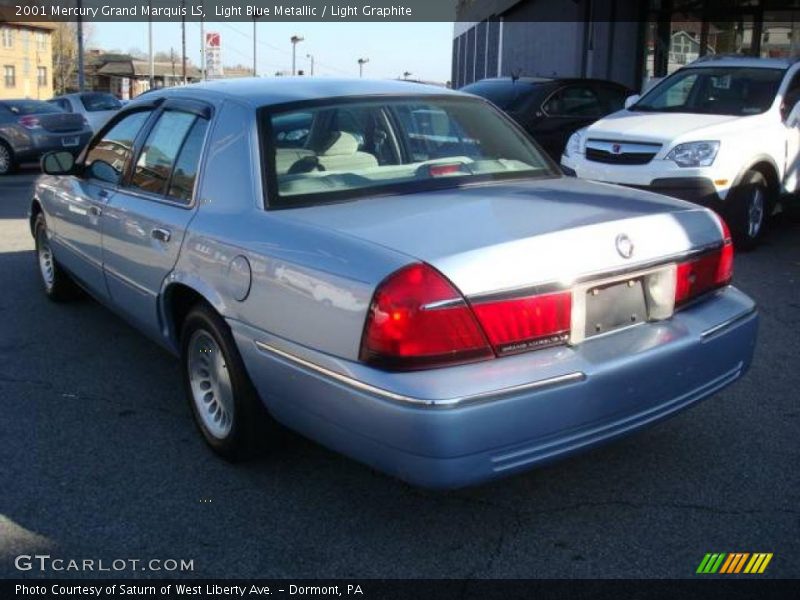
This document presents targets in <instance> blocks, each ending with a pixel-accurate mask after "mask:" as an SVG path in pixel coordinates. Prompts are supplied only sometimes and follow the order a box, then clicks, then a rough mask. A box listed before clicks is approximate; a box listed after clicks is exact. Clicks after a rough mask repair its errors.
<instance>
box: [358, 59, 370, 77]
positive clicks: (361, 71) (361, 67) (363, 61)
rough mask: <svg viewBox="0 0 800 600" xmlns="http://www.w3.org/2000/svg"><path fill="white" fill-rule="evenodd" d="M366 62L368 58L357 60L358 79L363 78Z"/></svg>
mask: <svg viewBox="0 0 800 600" xmlns="http://www.w3.org/2000/svg"><path fill="white" fill-rule="evenodd" d="M368 62H369V59H368V58H359V59H358V76H359V77H363V76H364V65H365V64H367V63H368Z"/></svg>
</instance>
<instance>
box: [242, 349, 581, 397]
mask: <svg viewBox="0 0 800 600" xmlns="http://www.w3.org/2000/svg"><path fill="white" fill-rule="evenodd" d="M255 344H256V348H257V349H258V350H260V351H262V352H266V353H269V354H273V355H275V356H278V357H280V358H283V359H285V360H287V361H289V362H291V363H294V364H296V365H299V366H301V367H304V368H306V369H310V370H312V371H315V372H316V373H319V374H320V375H323V376H325V377H328V378H330V379H333V380H335V381H336V382H338V383H341V384H343V385H346V386H348V387H351V388H353V389H356V390H359V391H362V392H366V393H368V394H373V395H375V396H379V397H380V398H382V399H384V400H389V401H392V402H398V403H401V404H406V405H413V406H418V407H423V408H457V407H461V406H464V405H467V404H474V403H477V402H487V401H491V400H500V399H502V398H505V397H508V396H511V395H513V394H518V393H522V392H529V391H534V390H542V389H546V388H551V387H556V386H560V385H566V384H570V383H577V382H579V381H584V380H585V379H586V375H585V374H584V373H581V372H575V373H567V374H565V375H559V376H557V377H548V378H547V379H540V380H539V381H532V382H530V383H523V384H521V385H515V386H511V387H507V388H502V389H499V390H493V391H490V392H482V393H479V394H471V395H468V396H459V397H456V398H444V399H441V400H430V399H426V398H414V397H413V396H406V395H403V394H397V393H395V392H391V391H389V390H385V389H383V388H380V387H377V386H374V385H371V384H369V383H364V382H363V381H359V380H358V379H355V378H353V377H350V376H348V375H344V374H342V373H337V372H336V371H333V370H331V369H328V368H326V367H323V366H320V365H318V364H316V363H313V362H311V361H309V360H306V359H304V358H300V357H299V356H296V355H294V354H291V353H289V352H286V351H285V350H280V349H279V348H276V347H275V346H272V345H270V344H266V343H264V342H260V341H256V342H255Z"/></svg>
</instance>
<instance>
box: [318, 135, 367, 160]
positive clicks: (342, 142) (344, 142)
mask: <svg viewBox="0 0 800 600" xmlns="http://www.w3.org/2000/svg"><path fill="white" fill-rule="evenodd" d="M357 151H358V139H357V138H356V136H354V135H353V134H352V133H348V132H346V131H334V132H333V133H332V134H331V136H330V137H329V138H328V140H327V142H326V143H325V146H324V147H323V149H322V152H320V153H319V155H320V156H343V155H348V154H355V153H356V152H357Z"/></svg>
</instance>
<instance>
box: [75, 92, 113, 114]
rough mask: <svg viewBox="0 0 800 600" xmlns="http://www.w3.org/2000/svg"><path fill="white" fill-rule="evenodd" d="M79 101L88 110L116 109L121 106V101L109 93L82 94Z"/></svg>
mask: <svg viewBox="0 0 800 600" xmlns="http://www.w3.org/2000/svg"><path fill="white" fill-rule="evenodd" d="M81 103H82V104H83V107H84V108H85V109H86V110H87V111H89V112H98V111H101V110H117V109H120V108H122V102H120V101H119V100H117V99H116V98H114V96H112V95H111V94H102V93H97V94H82V95H81Z"/></svg>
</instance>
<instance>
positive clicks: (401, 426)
mask: <svg viewBox="0 0 800 600" xmlns="http://www.w3.org/2000/svg"><path fill="white" fill-rule="evenodd" d="M43 168H44V170H45V172H46V173H48V174H47V175H45V176H42V178H41V179H40V180H39V181H38V183H37V185H36V187H35V197H34V198H33V202H32V205H31V215H30V222H31V231H32V233H33V235H34V236H35V239H36V248H37V257H38V267H39V271H40V273H41V278H42V282H43V285H44V290H45V292H46V294H47V295H48V296H49V297H51V298H52V299H54V300H62V299H65V298H68V297H69V296H70V295H71V294H72V292H73V291H74V288H73V286H74V284H76V283H77V284H78V285H80V286H81V287H82V288H84V289H85V290H87V291H88V292H89V293H90V294H91V295H92V296H94V297H95V298H97V299H98V300H99V301H101V302H102V303H104V304H106V305H108V306H110V307H111V308H112V309H114V310H115V311H117V312H119V313H120V314H121V315H123V316H124V317H126V318H127V319H129V320H130V322H131V323H133V324H135V326H136V327H138V328H139V329H140V330H141V331H143V332H144V333H146V334H148V335H149V336H150V337H152V338H153V339H154V340H156V341H158V342H159V343H161V344H162V345H163V346H165V347H166V348H168V349H169V350H171V351H172V352H174V353H175V354H176V355H178V356H180V360H181V365H182V372H183V379H184V386H185V390H186V395H187V397H188V399H189V403H190V405H191V407H192V411H193V413H194V416H195V421H196V423H197V425H198V427H199V430H200V432H201V433H202V435H203V436H204V438H205V439H206V441H207V442H208V444H209V445H210V446H211V447H212V448H213V449H214V450H216V451H217V452H218V453H219V454H221V455H222V456H224V457H226V458H229V459H240V458H243V457H245V456H248V455H250V454H251V453H252V452H253V451H254V449H258V448H260V447H263V445H264V444H265V443H267V442H270V441H273V440H275V439H276V428H275V426H276V423H280V424H283V425H285V426H287V427H289V428H291V429H294V430H296V431H298V432H300V433H302V434H304V435H306V436H308V437H309V438H312V439H314V440H317V441H319V442H320V443H322V444H324V445H326V446H328V447H330V448H333V449H335V450H337V451H339V452H342V453H344V454H346V455H349V456H351V457H354V458H356V459H358V460H360V461H363V462H365V463H367V464H369V465H371V466H373V467H375V468H377V469H380V470H382V471H385V472H387V473H391V474H392V475H395V476H397V477H400V478H402V479H405V480H407V481H410V482H413V483H415V484H419V485H424V486H432V487H457V486H462V485H467V484H474V483H477V482H481V481H485V480H488V479H491V478H495V477H499V476H502V475H507V474H510V473H515V472H518V471H521V470H524V469H527V468H530V467H532V466H534V465H538V464H541V463H544V462H546V461H550V460H553V459H555V458H558V457H562V456H565V455H567V454H570V453H572V452H575V451H578V450H581V449H584V448H587V447H590V446H592V445H595V444H598V443H601V442H605V441H607V440H611V439H613V438H616V437H619V436H621V435H625V434H628V433H631V432H633V431H635V430H637V429H639V428H641V427H644V426H646V425H650V424H652V423H654V422H656V421H659V420H661V419H663V418H665V417H668V416H670V415H673V414H675V413H676V412H678V411H679V410H681V409H683V408H686V407H688V406H690V405H692V404H694V403H696V402H698V401H699V400H701V399H703V398H706V397H708V396H709V395H711V394H712V393H714V392H717V391H719V390H720V389H722V388H723V387H725V386H726V385H728V384H730V383H732V382H734V381H735V380H737V379H738V378H739V377H741V376H742V374H743V373H744V372H745V371H746V370H747V368H748V367H749V365H750V362H751V359H752V355H753V349H754V345H755V339H756V330H757V314H756V308H755V305H754V303H753V301H752V300H750V298H748V297H747V296H746V295H744V294H743V293H742V292H740V291H739V290H737V289H736V288H735V287H732V286H731V285H730V281H731V274H732V268H733V246H732V245H731V241H730V236H729V233H728V230H727V228H726V226H725V224H724V223H723V222H722V221H721V220H720V219H719V218H718V217H717V216H716V215H715V214H714V213H713V212H711V211H709V210H707V209H704V208H701V207H698V206H696V205H693V204H688V203H685V202H682V201H680V200H675V199H669V198H666V197H662V196H658V195H655V194H651V193H647V192H642V191H638V190H631V189H623V188H619V187H615V186H610V185H603V184H596V183H590V182H586V181H580V180H576V179H573V178H565V177H562V176H561V175H560V174H559V171H558V168H557V167H556V165H555V164H553V163H552V162H551V161H550V160H549V159H548V158H547V157H545V156H543V155H542V154H541V153H540V152H539V151H537V150H536V147H535V146H534V145H533V144H532V143H531V142H530V140H529V138H528V137H527V136H526V135H525V133H524V132H523V131H522V130H521V129H520V128H519V127H518V126H517V125H516V124H514V123H513V122H512V121H511V120H510V119H509V118H508V117H506V116H504V115H503V114H502V113H501V112H499V111H498V110H497V109H495V108H494V107H492V106H491V105H490V104H489V103H488V102H486V101H485V100H482V99H479V98H476V97H472V96H468V95H465V94H461V93H459V92H453V91H448V90H444V89H437V88H433V87H430V86H422V85H414V84H409V83H405V82H369V81H365V80H356V81H349V80H348V81H335V80H314V79H309V78H294V79H284V80H280V79H279V80H272V81H266V80H263V79H260V80H230V81H220V82H213V83H207V84H202V85H198V86H188V87H184V88H181V89H173V90H159V91H156V92H153V93H151V94H147V95H146V96H144V97H142V98H141V99H138V100H135V101H133V102H131V103H130V105H128V106H126V107H125V108H124V109H123V110H122V111H121V112H120V113H119V114H117V115H116V116H115V117H114V118H113V119H112V121H111V122H110V123H109V124H108V125H107V126H106V127H105V128H104V129H103V130H102V131H101V132H99V134H98V135H97V136H96V137H95V138H94V140H93V141H92V142H91V143H90V145H89V146H88V148H87V149H86V150H85V151H84V152H83V153H82V155H81V156H80V157H79V158H78V160H77V163H75V164H74V165H73V161H72V160H71V156H70V155H69V154H63V153H54V154H49V155H48V156H46V157H45V158H44V159H43ZM720 410H725V409H724V407H721V408H720ZM697 450H698V452H702V448H699V447H698V449H697Z"/></svg>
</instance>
